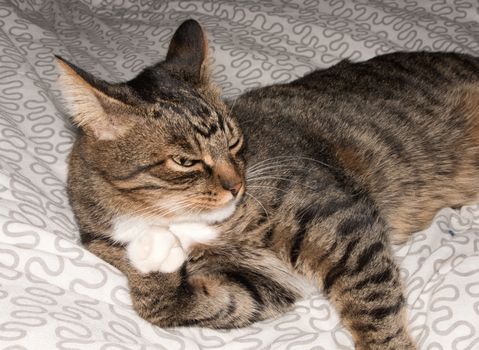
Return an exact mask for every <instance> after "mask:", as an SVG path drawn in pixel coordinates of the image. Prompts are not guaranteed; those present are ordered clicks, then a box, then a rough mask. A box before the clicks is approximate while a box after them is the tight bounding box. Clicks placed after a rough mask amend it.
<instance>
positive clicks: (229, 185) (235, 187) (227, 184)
mask: <svg viewBox="0 0 479 350" xmlns="http://www.w3.org/2000/svg"><path fill="white" fill-rule="evenodd" d="M221 186H222V187H223V188H224V189H225V190H227V191H230V192H231V194H232V195H233V196H234V197H236V196H237V195H238V193H239V191H240V190H241V187H243V182H242V181H231V180H230V181H221Z"/></svg>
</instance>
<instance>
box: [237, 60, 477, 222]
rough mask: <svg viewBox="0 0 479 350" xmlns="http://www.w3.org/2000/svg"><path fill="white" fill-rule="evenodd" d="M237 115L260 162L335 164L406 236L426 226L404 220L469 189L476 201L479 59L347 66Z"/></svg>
mask: <svg viewBox="0 0 479 350" xmlns="http://www.w3.org/2000/svg"><path fill="white" fill-rule="evenodd" d="M234 110H235V111H236V113H235V114H236V115H238V117H239V119H240V123H241V125H242V127H243V129H244V130H245V133H246V134H247V135H249V136H250V137H249V140H248V142H249V143H250V145H251V149H252V150H254V152H252V153H251V154H250V155H249V157H250V160H251V161H252V162H253V163H254V162H257V161H262V160H263V159H267V158H271V157H277V156H284V155H285V154H286V155H291V156H292V157H294V156H297V157H304V156H306V157H310V158H314V159H317V160H320V161H326V162H329V163H332V165H334V166H335V167H339V168H340V169H342V170H341V171H343V172H344V173H345V174H346V175H347V177H349V178H350V179H352V181H353V182H356V183H359V184H360V186H361V187H362V188H363V191H364V193H368V195H370V196H371V197H372V198H374V199H375V201H376V202H377V203H379V206H380V207H382V209H383V211H384V212H386V215H387V216H391V217H392V216H393V215H395V217H397V219H392V220H393V221H394V220H395V221H394V222H393V223H392V226H395V227H397V228H398V230H399V231H401V232H411V231H412V230H416V229H419V228H420V227H410V226H408V225H405V224H404V223H405V222H407V220H406V218H407V217H408V216H410V214H411V212H412V211H414V212H418V208H424V209H423V210H422V213H423V215H424V220H420V221H421V222H429V220H430V219H432V216H433V215H434V213H435V212H436V211H437V210H438V209H440V208H441V207H443V206H447V205H460V204H463V197H461V198H455V197H454V193H459V192H464V191H467V187H468V186H470V187H471V190H470V200H471V201H473V200H475V199H477V195H476V193H477V191H476V187H477V186H475V185H472V184H473V183H474V181H476V180H475V179H476V175H475V174H477V169H476V168H477V164H479V157H478V156H477V154H479V112H478V111H479V59H478V58H476V57H473V56H469V55H464V54H456V53H426V52H418V53H406V52H401V53H393V54H387V55H383V56H378V57H375V58H373V59H370V60H368V61H364V62H359V63H351V62H349V61H342V62H340V63H339V64H337V65H335V66H333V67H331V68H329V69H324V70H318V71H315V72H312V73H310V74H308V75H306V76H304V77H302V78H300V79H298V80H296V81H293V82H291V83H288V84H280V85H273V86H270V87H266V88H262V89H258V90H255V91H251V92H248V93H246V94H245V95H243V96H241V97H240V98H239V99H238V100H237V101H236V103H235V107H234ZM253 135H254V137H251V136H253ZM264 144H272V145H274V147H266V148H265V147H263V146H262V145H264ZM476 182H477V181H476ZM457 186H462V187H464V188H462V187H461V188H457ZM437 188H441V189H442V192H441V193H436V191H437Z"/></svg>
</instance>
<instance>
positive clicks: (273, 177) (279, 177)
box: [248, 175, 316, 191]
mask: <svg viewBox="0 0 479 350" xmlns="http://www.w3.org/2000/svg"><path fill="white" fill-rule="evenodd" d="M265 179H274V180H284V181H290V182H293V183H296V184H298V185H300V186H303V187H306V188H309V189H311V190H313V191H315V190H316V188H314V187H311V186H308V185H306V184H303V183H301V182H299V181H296V180H293V179H290V178H287V177H281V176H262V175H261V176H258V177H255V178H251V179H248V182H250V183H251V182H252V181H261V180H265Z"/></svg>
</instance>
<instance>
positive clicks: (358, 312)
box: [290, 198, 416, 350]
mask: <svg viewBox="0 0 479 350" xmlns="http://www.w3.org/2000/svg"><path fill="white" fill-rule="evenodd" d="M338 200H341V201H342V203H343V205H342V206H341V210H337V211H334V210H332V209H331V210H328V211H321V210H316V211H314V210H312V211H311V212H310V215H304V214H301V213H299V214H298V215H297V216H298V217H300V218H302V222H301V225H300V228H299V229H298V234H297V235H296V236H295V237H294V238H293V242H296V243H297V242H299V243H297V244H294V245H293V247H292V248H291V254H290V256H291V263H292V264H293V266H295V267H296V268H297V269H298V270H299V271H300V272H302V273H304V274H306V275H307V276H310V277H311V278H312V279H314V280H316V281H317V282H318V284H319V285H320V286H322V289H323V291H324V293H325V294H326V295H327V296H328V298H329V299H330V301H331V302H332V304H333V305H334V306H335V307H336V309H337V311H338V313H339V315H340V317H341V320H342V322H343V324H344V325H345V326H346V327H347V328H348V329H349V330H350V332H351V334H352V336H353V339H354V341H355V344H356V349H360V350H413V349H416V347H415V345H414V342H413V341H412V339H411V338H410V336H409V333H408V327H407V322H406V317H405V313H406V311H405V298H404V294H403V285H402V282H401V277H400V273H399V268H398V267H397V265H396V263H395V261H394V256H393V254H392V252H391V249H390V247H389V238H388V232H387V226H386V225H385V223H384V221H383V220H382V219H381V218H380V216H379V214H378V212H377V210H375V209H374V206H373V205H371V203H367V202H363V201H361V200H357V199H351V200H350V202H349V204H345V203H346V199H345V198H338ZM312 207H313V206H309V207H308V208H312ZM330 208H334V205H331V206H330ZM300 214H301V215H300ZM299 239H300V240H299ZM298 240H299V241H298Z"/></svg>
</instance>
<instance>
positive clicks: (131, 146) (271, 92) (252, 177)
mask: <svg viewBox="0 0 479 350" xmlns="http://www.w3.org/2000/svg"><path fill="white" fill-rule="evenodd" d="M190 35H191V33H190ZM164 69H168V67H166V68H165V67H162V66H161V65H157V66H155V67H153V68H149V69H147V70H146V71H145V72H143V73H141V74H140V77H143V78H142V79H145V77H147V79H146V80H148V81H156V80H155V79H157V77H159V76H164V75H165V74H166V73H165V71H164ZM175 69H178V70H181V69H180V68H179V66H178V65H177V66H175ZM155 72H156V73H155ZM136 79H138V78H136ZM175 79H178V84H180V85H181V84H182V86H186V87H187V88H185V89H183V90H181V96H180V97H178V96H176V95H175V96H173V95H168V94H167V93H165V91H166V90H165V89H166V88H165V89H163V88H161V87H160V88H158V90H160V91H162V93H161V94H159V95H158V96H157V95H155V94H153V95H149V96H146V95H145V96H141V94H132V96H134V97H130V100H131V99H133V98H135V99H139V102H138V101H136V102H134V103H133V104H132V105H134V106H141V108H145V106H146V107H148V106H150V105H154V106H155V108H156V109H155V112H153V115H155V114H158V115H160V114H161V115H162V116H163V118H164V120H163V122H165V123H167V124H168V123H175V121H173V119H174V118H173V115H168V113H173V112H171V111H173V110H177V111H178V113H180V114H184V115H186V116H187V119H188V118H190V119H192V120H196V119H197V118H200V117H199V114H202V113H203V114H204V116H202V117H201V123H199V124H197V123H196V122H193V125H194V127H193V128H192V127H184V128H183V129H182V132H184V133H185V135H177V136H178V140H181V142H182V143H184V144H185V145H188V142H190V139H192V138H194V137H196V136H197V135H200V136H198V137H201V138H202V140H203V142H205V143H208V142H209V141H211V143H214V135H216V134H217V130H220V129H221V128H222V127H221V118H220V117H219V116H223V120H224V123H225V124H226V123H230V124H234V128H235V129H237V130H236V133H238V134H239V133H240V131H239V128H238V127H237V126H236V125H237V124H236V123H238V124H239V125H240V126H241V129H242V132H243V133H244V135H245V139H246V140H245V145H247V146H246V147H245V148H244V149H243V150H242V155H241V157H244V159H245V160H246V162H247V163H248V167H247V171H246V175H245V176H246V186H247V192H246V195H245V196H244V198H243V200H242V201H241V203H240V204H239V206H238V207H237V209H236V211H235V213H234V214H233V216H232V217H231V218H229V219H228V220H226V221H225V222H222V223H218V224H216V227H217V228H218V230H220V232H221V235H220V237H219V238H218V239H217V240H215V241H213V242H211V243H209V244H201V245H196V246H194V247H193V249H192V251H191V252H190V254H189V259H188V261H187V262H185V264H184V265H183V266H182V268H181V269H180V271H178V272H174V273H170V274H160V273H150V274H148V275H142V274H140V273H139V272H138V271H136V270H135V269H133V268H132V267H131V266H130V264H129V263H128V261H127V259H126V258H125V253H124V248H123V247H122V246H121V245H118V244H113V243H112V242H111V241H110V240H109V239H108V232H109V230H110V229H111V228H110V226H109V225H110V223H109V220H111V217H112V215H113V214H112V213H113V212H114V210H112V209H111V208H110V207H108V203H113V202H114V203H115V210H120V209H118V208H121V210H124V211H126V212H128V210H132V209H131V204H130V202H129V201H133V200H141V199H142V198H153V197H154V196H160V197H161V196H162V195H163V193H166V192H167V190H168V189H167V188H166V189H165V187H168V186H170V187H171V186H178V188H179V189H183V190H184V191H191V189H192V188H194V184H195V181H199V180H198V179H199V178H200V177H201V176H204V174H205V173H206V172H208V170H207V169H203V170H201V171H200V172H199V173H198V174H197V176H199V178H196V179H195V178H193V175H192V174H191V177H189V176H190V175H188V176H187V175H186V174H184V176H185V178H183V177H182V176H178V177H175V175H174V173H171V174H170V175H168V176H169V177H168V176H166V175H161V174H158V175H157V176H158V177H159V178H160V179H161V178H162V176H164V177H163V180H162V181H161V182H155V183H154V184H153V183H150V182H148V181H146V180H144V179H145V178H142V177H141V176H142V174H143V173H145V172H149V171H150V170H151V169H153V168H155V167H156V165H154V164H152V165H151V166H150V165H145V166H142V167H136V168H133V167H132V164H137V163H135V162H136V161H137V159H133V155H134V154H136V153H135V152H137V153H138V154H139V155H140V156H139V157H143V156H145V154H146V151H144V150H145V149H149V147H151V145H150V144H149V142H150V143H151V142H154V141H152V140H154V137H151V138H150V137H149V136H148V135H150V134H148V133H153V134H154V135H155V137H158V135H157V134H155V130H154V129H155V127H153V126H151V125H150V124H147V126H145V125H144V124H142V123H141V122H139V124H140V125H139V126H138V125H137V126H135V128H136V129H134V131H130V132H129V133H128V134H127V135H126V136H125V137H122V138H121V139H120V140H119V141H118V142H114V143H110V144H109V145H106V144H105V143H103V144H102V146H101V147H99V148H96V151H95V152H99V154H97V156H98V157H102V158H101V162H100V161H98V158H96V159H97V160H96V161H92V160H91V159H92V158H89V157H93V158H94V156H93V155H92V154H91V153H89V148H88V147H89V146H88V145H85V143H87V141H86V139H85V137H84V136H80V137H79V140H78V141H77V143H76V146H75V148H74V150H73V153H72V157H71V161H70V174H69V193H70V198H71V202H72V206H73V208H74V210H75V214H76V216H77V220H78V223H79V225H80V229H81V233H82V238H83V242H84V243H85V245H86V246H87V247H88V249H90V250H91V251H92V252H94V253H95V254H97V255H98V256H100V257H102V258H103V259H105V260H106V261H108V262H110V263H111V264H113V265H114V266H116V267H118V268H119V269H120V270H122V271H123V272H124V273H125V274H126V275H127V277H128V280H129V283H130V288H131V296H132V300H133V303H134V306H135V309H136V310H137V311H138V313H139V314H140V315H141V316H142V317H144V318H145V319H147V320H148V321H150V322H152V323H154V324H156V325H159V326H162V327H172V326H185V325H186V326H189V325H191V326H203V327H213V328H231V327H242V326H246V325H248V324H251V323H253V322H255V321H258V320H262V319H265V318H269V317H274V316H276V315H278V314H280V313H282V312H284V311H285V310H287V309H289V308H290V307H291V306H292V305H293V303H294V302H295V301H296V300H297V299H298V298H300V297H301V295H302V291H301V288H299V287H298V286H299V285H300V283H301V277H300V276H303V277H306V278H308V279H310V280H312V281H315V282H316V283H317V284H318V286H320V287H321V288H322V289H323V291H324V293H325V294H326V295H327V296H328V297H329V299H330V300H331V302H332V303H333V304H334V306H335V307H336V308H337V310H338V313H339V315H340V316H341V319H342V321H343V323H344V325H345V326H346V327H347V328H348V329H349V330H350V331H351V333H352V335H353V338H354V341H355V343H356V349H361V350H375V349H382V350H383V349H386V350H388V349H391V350H392V349H394V350H399V349H415V345H414V342H413V340H412V339H411V338H410V336H409V334H408V330H407V323H406V315H405V307H404V306H405V299H404V293H403V286H402V282H401V278H400V274H399V270H398V267H397V265H396V263H395V261H394V257H393V256H392V253H391V248H390V245H391V242H402V241H404V240H406V239H407V238H408V236H409V235H410V234H411V233H412V232H414V231H417V230H420V229H422V228H425V227H426V226H427V225H429V223H430V221H431V219H432V218H433V216H434V214H435V213H436V211H437V210H438V209H440V208H442V207H445V206H460V205H463V204H467V203H472V202H474V201H476V200H477V194H478V186H479V181H477V179H478V178H479V168H478V167H479V152H478V150H479V149H478V147H479V59H477V58H474V57H471V56H468V55H462V54H454V53H448V54H446V53H394V54H388V55H383V56H378V57H376V58H373V59H371V60H369V61H366V62H360V63H351V62H348V61H342V62H341V63H339V64H337V65H335V66H333V67H331V68H329V69H325V70H318V71H315V72H313V73H311V74H308V75H306V76H305V77H303V78H300V79H298V80H296V81H293V82H291V83H288V84H282V85H273V86H269V87H265V88H261V89H257V90H253V91H250V92H247V93H245V94H244V95H242V96H240V97H239V98H237V99H236V100H235V101H234V103H232V104H231V105H232V107H231V108H232V109H228V108H227V107H226V106H225V105H223V104H222V103H221V102H220V101H219V100H217V99H214V102H211V101H212V100H211V96H213V95H214V94H213V93H212V92H211V91H210V92H205V91H208V87H209V85H208V83H205V82H203V83H202V84H204V85H201V87H199V86H198V83H197V81H193V82H192V81H191V80H190V79H191V77H190V76H186V77H185V76H181V77H178V76H177V77H176V78H175ZM134 81H135V80H134ZM158 84H161V83H158ZM133 85H135V84H133ZM167 88H169V87H168V86H167ZM122 89H123V88H122ZM198 90H201V91H200V92H195V91H198ZM122 91H124V90H122ZM172 91H173V92H174V91H176V90H174V89H173V90H172ZM173 92H172V93H171V94H173ZM122 93H123V92H122ZM168 93H169V92H168ZM120 94H121V93H118V94H117V95H118V96H119V95H120ZM130 94H131V92H130ZM110 95H114V94H112V93H111V92H110ZM118 96H117V97H118ZM123 99H124V100H125V98H123ZM159 100H161V103H159V102H158V101H159ZM206 101H209V102H206ZM159 105H160V107H158V106H159ZM203 105H207V106H208V109H206V110H204V111H203V110H202V109H201V107H200V106H203ZM150 107H151V106H150ZM138 108H140V107H138ZM146 110H148V108H146ZM150 110H151V108H150ZM233 116H234V118H235V119H234V118H233ZM144 118H149V117H147V116H145V117H144ZM154 125H156V124H154ZM185 125H186V124H185ZM188 125H189V124H188ZM215 125H216V126H215ZM158 127H159V126H158ZM215 128H216V129H217V130H215ZM223 128H225V127H223ZM172 129H174V127H173V126H172ZM174 130H175V132H178V131H179V129H174ZM180 133H181V132H180ZM138 135H141V137H142V139H140V137H139V136H138ZM173 142H176V141H173ZM178 142H180V141H178ZM113 146H114V147H113ZM102 147H103V148H102ZM115 147H119V150H118V151H116V150H115ZM158 147H166V148H167V147H169V146H168V145H166V144H161V141H160V144H159V145H158ZM186 147H187V146H186ZM129 150H135V152H131V151H129ZM122 152H126V154H128V156H124V157H123V155H124V154H123V153H122ZM122 157H123V158H122ZM111 159H115V161H116V162H117V163H114V162H112V161H111ZM98 162H99V163H98ZM241 162H242V161H241ZM145 164H151V163H148V161H146V162H145ZM241 164H243V163H241ZM238 168H241V169H243V168H242V166H238ZM212 169H213V170H212V171H213V173H214V166H213V167H212ZM240 171H242V170H240ZM202 174H203V175H202ZM166 178H167V180H165V179H166ZM99 179H101V180H99ZM141 179H143V181H144V182H142V180H141ZM133 181H136V182H133ZM165 191H166V192H165ZM109 198H111V199H109ZM113 198H115V199H113ZM109 200H110V201H111V202H109ZM115 201H116V202H115Z"/></svg>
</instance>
